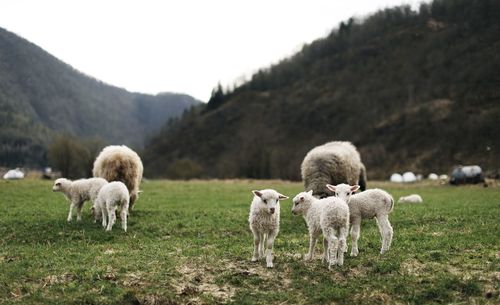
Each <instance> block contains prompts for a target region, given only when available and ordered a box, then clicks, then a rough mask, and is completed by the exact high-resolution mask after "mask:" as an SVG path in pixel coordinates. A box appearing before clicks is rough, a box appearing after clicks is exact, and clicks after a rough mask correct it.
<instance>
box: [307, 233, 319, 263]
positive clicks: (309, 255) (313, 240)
mask: <svg viewBox="0 0 500 305" xmlns="http://www.w3.org/2000/svg"><path fill="white" fill-rule="evenodd" d="M318 235H319V234H318V233H317V232H309V252H308V253H307V254H306V255H305V257H304V259H305V260H306V261H310V260H312V259H313V257H314V247H315V246H316V239H317V238H318Z"/></svg>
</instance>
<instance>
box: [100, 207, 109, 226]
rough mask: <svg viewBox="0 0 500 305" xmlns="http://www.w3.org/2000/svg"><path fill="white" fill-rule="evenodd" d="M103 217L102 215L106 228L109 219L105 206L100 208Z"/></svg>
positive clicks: (103, 224)
mask: <svg viewBox="0 0 500 305" xmlns="http://www.w3.org/2000/svg"><path fill="white" fill-rule="evenodd" d="M100 210H101V217H102V227H103V228H106V225H107V220H108V211H107V210H106V209H105V208H100Z"/></svg>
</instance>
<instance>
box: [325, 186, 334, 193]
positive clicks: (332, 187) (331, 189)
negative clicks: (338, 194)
mask: <svg viewBox="0 0 500 305" xmlns="http://www.w3.org/2000/svg"><path fill="white" fill-rule="evenodd" d="M326 188H327V189H329V190H330V191H332V192H334V193H335V185H331V184H327V185H326Z"/></svg>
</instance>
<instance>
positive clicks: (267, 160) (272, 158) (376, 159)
mask: <svg viewBox="0 0 500 305" xmlns="http://www.w3.org/2000/svg"><path fill="white" fill-rule="evenodd" d="M498 33H500V3H499V2H498V1H480V0H477V1H465V0H461V1H453V0H444V1H434V2H433V3H432V4H429V5H422V6H421V8H420V10H419V12H414V11H411V9H410V8H409V7H398V8H393V9H387V10H384V11H380V12H377V13H376V14H374V15H372V16H370V17H369V18H367V19H366V20H365V21H364V22H362V23H358V22H353V21H352V20H349V21H347V22H343V23H341V24H340V26H339V28H338V30H335V31H333V32H332V33H331V34H330V35H329V36H328V37H326V38H323V39H319V40H317V41H315V42H313V43H312V44H310V45H308V46H305V47H304V48H303V49H302V50H301V51H300V52H299V53H297V54H296V55H294V56H293V57H292V58H289V59H285V60H283V61H282V62H280V63H279V64H277V65H274V66H272V67H270V68H268V69H264V70H261V71H259V72H258V73H256V74H255V75H253V77H252V80H251V81H249V82H247V83H246V84H244V85H242V86H240V87H238V88H236V89H235V90H234V91H232V92H220V91H219V92H215V93H214V94H213V96H212V99H211V100H210V102H209V103H208V105H207V106H206V107H205V108H203V109H202V108H199V109H197V110H195V111H192V112H191V113H190V114H189V115H186V116H184V117H183V119H182V120H180V121H179V122H177V123H176V124H173V125H172V126H170V127H169V128H168V129H166V130H163V131H162V132H161V133H160V134H159V135H158V136H157V137H156V138H155V139H154V140H153V141H152V142H151V143H150V145H149V146H148V147H147V148H146V151H145V154H144V156H145V160H146V165H147V170H148V172H149V173H150V174H155V175H158V176H167V177H174V178H175V177H180V178H184V177H196V176H202V177H203V176H204V177H255V178H284V179H299V178H300V171H299V166H300V163H301V161H302V159H303V157H304V155H305V154H306V152H307V151H308V150H309V149H311V148H312V147H314V146H315V145H318V144H322V143H324V142H327V141H331V140H350V141H352V142H354V143H355V144H356V145H357V146H358V148H359V150H360V151H361V154H362V158H363V160H364V162H365V164H366V166H367V170H368V175H369V178H370V177H371V178H373V177H377V178H384V177H388V175H389V174H390V173H391V172H392V171H403V170H414V171H417V172H421V173H424V174H425V173H428V172H430V171H436V172H447V171H449V170H450V168H451V166H453V165H454V164H457V163H478V164H480V165H482V166H483V167H484V168H486V169H487V170H488V169H489V170H498V168H500V166H499V165H500V164H499V163H500V161H499V159H500V158H499V156H500V153H499V150H500V124H499V123H498V122H500V89H499V88H500V78H499V73H498V71H500V36H499V35H498Z"/></svg>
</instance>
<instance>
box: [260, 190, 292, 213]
mask: <svg viewBox="0 0 500 305" xmlns="http://www.w3.org/2000/svg"><path fill="white" fill-rule="evenodd" d="M252 193H253V194H254V195H255V196H256V197H258V198H259V199H260V200H259V203H258V207H259V208H260V209H264V210H265V211H267V212H268V213H269V214H274V212H276V208H277V207H278V206H279V202H280V200H285V199H288V197H287V196H285V195H282V194H280V193H278V192H276V191H275V190H261V191H252Z"/></svg>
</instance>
